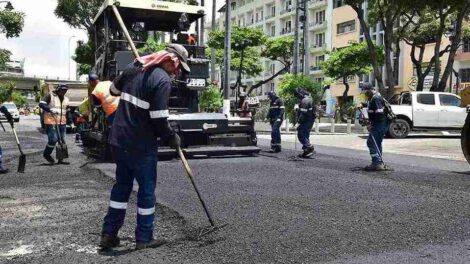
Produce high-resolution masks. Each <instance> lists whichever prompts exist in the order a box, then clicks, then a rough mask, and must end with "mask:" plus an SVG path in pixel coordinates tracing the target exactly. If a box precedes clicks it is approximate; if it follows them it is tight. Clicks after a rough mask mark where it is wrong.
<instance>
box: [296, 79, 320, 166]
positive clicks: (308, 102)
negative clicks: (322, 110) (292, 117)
mask: <svg viewBox="0 0 470 264" xmlns="http://www.w3.org/2000/svg"><path fill="white" fill-rule="evenodd" d="M294 95H295V97H297V98H298V100H299V108H298V109H297V124H298V125H297V137H298V139H299V141H300V143H301V144H302V149H303V151H304V152H303V153H302V154H300V155H299V156H300V157H302V158H309V157H311V156H312V155H313V154H314V153H315V149H314V147H313V145H312V144H310V131H311V130H312V127H313V124H314V123H315V118H316V111H315V107H314V105H313V101H312V97H311V96H310V94H309V93H307V92H306V91H305V90H303V89H301V88H297V89H296V90H295V92H294Z"/></svg>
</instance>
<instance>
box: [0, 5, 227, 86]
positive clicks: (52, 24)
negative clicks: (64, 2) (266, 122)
mask: <svg viewBox="0 0 470 264" xmlns="http://www.w3.org/2000/svg"><path fill="white" fill-rule="evenodd" d="M10 2H11V3H12V4H13V7H14V8H15V10H17V11H21V12H24V13H25V14H26V17H25V26H24V28H23V32H22V33H21V35H20V37H19V38H13V39H6V38H5V36H4V35H1V36H0V48H4V49H8V50H10V51H11V52H12V53H13V55H12V58H14V59H25V75H26V76H34V75H36V76H43V77H45V76H49V77H52V78H57V77H59V78H61V79H68V78H69V76H70V77H71V79H72V80H74V79H75V72H76V64H75V62H74V61H73V60H72V59H69V58H70V56H69V52H70V53H71V56H72V55H73V54H74V51H75V47H76V42H77V41H78V40H86V39H87V36H86V33H85V31H84V30H80V29H73V28H71V27H70V26H68V25H67V24H66V23H64V22H63V21H62V20H61V19H59V18H57V17H56V16H55V15H54V9H55V7H56V5H57V0H10ZM205 2H206V7H205V11H206V14H207V18H206V20H207V21H210V18H211V11H212V0H206V1H205ZM224 3H225V1H223V0H217V8H220V7H221V6H222V5H223V4H224ZM69 44H70V45H69ZM69 63H70V72H69V70H68V69H69Z"/></svg>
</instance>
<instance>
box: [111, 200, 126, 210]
mask: <svg viewBox="0 0 470 264" xmlns="http://www.w3.org/2000/svg"><path fill="white" fill-rule="evenodd" d="M109 207H111V208H114V209H127V203H120V202H115V201H109Z"/></svg>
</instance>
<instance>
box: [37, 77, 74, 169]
mask: <svg viewBox="0 0 470 264" xmlns="http://www.w3.org/2000/svg"><path fill="white" fill-rule="evenodd" d="M67 90H68V87H67V85H65V84H59V85H58V86H57V88H56V89H55V90H54V91H52V92H51V93H50V94H48V95H46V96H45V97H44V98H43V99H42V100H41V101H40V102H39V107H41V109H42V110H43V111H44V124H45V125H46V133H47V138H48V141H47V145H46V148H45V149H44V152H43V157H44V158H45V159H46V160H47V161H48V162H49V163H51V164H54V163H55V160H54V158H52V156H51V154H52V151H54V147H55V146H56V144H57V143H59V144H60V146H61V147H60V148H59V149H61V150H62V149H63V147H62V146H64V145H65V129H66V127H65V126H66V124H67V117H66V114H67V107H68V105H69V98H68V97H66V96H65V94H66V93H67ZM59 149H58V150H59ZM66 156H67V155H57V157H58V163H59V164H68V163H67V162H65V161H64V158H65V157H66Z"/></svg>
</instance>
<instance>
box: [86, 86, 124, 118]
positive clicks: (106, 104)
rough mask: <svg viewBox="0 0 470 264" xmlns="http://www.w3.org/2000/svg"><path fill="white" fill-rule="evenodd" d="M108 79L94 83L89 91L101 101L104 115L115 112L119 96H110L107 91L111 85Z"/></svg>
mask: <svg viewBox="0 0 470 264" xmlns="http://www.w3.org/2000/svg"><path fill="white" fill-rule="evenodd" d="M111 84H112V83H111V82H110V81H105V82H100V83H98V85H96V87H95V89H94V90H93V92H92V93H91V94H92V95H94V96H96V98H98V99H99V100H100V101H101V107H102V108H103V110H104V112H105V113H106V116H110V115H112V114H113V113H114V112H116V109H117V107H118V104H119V97H116V96H112V95H111V94H110V93H109V88H110V87H111Z"/></svg>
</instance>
